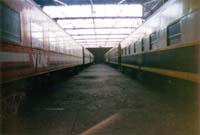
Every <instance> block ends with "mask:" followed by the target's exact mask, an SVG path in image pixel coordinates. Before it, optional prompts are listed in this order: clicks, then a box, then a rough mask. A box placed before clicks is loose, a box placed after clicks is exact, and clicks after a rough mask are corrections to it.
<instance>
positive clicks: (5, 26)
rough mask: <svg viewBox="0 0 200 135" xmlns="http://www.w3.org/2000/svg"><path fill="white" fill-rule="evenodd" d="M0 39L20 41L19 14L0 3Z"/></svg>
mask: <svg viewBox="0 0 200 135" xmlns="http://www.w3.org/2000/svg"><path fill="white" fill-rule="evenodd" d="M0 10H1V12H0V18H1V21H0V23H2V24H0V26H1V27H0V39H2V40H7V41H12V42H16V43H19V42H20V41H21V27H20V15H19V13H17V12H16V11H14V10H12V9H11V8H9V7H7V6H6V5H4V4H1V3H0Z"/></svg>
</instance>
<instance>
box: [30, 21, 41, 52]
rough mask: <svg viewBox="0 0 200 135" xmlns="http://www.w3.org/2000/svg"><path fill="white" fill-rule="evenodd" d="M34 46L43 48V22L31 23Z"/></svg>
mask: <svg viewBox="0 0 200 135" xmlns="http://www.w3.org/2000/svg"><path fill="white" fill-rule="evenodd" d="M31 36H32V47H36V48H43V28H42V26H41V24H38V23H35V22H32V23H31Z"/></svg>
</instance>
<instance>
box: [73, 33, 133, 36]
mask: <svg viewBox="0 0 200 135" xmlns="http://www.w3.org/2000/svg"><path fill="white" fill-rule="evenodd" d="M70 35H71V36H94V35H95V34H70ZM96 35H122V36H123V35H130V33H115V34H109V33H101V34H96Z"/></svg>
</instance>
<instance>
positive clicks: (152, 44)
mask: <svg viewBox="0 0 200 135" xmlns="http://www.w3.org/2000/svg"><path fill="white" fill-rule="evenodd" d="M154 34H155V35H156V40H154V41H152V36H153V35H154ZM156 43H158V32H157V31H155V32H153V33H151V34H150V35H149V50H152V49H153V46H154V45H155V44H156Z"/></svg>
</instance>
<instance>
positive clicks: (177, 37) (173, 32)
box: [167, 21, 181, 45]
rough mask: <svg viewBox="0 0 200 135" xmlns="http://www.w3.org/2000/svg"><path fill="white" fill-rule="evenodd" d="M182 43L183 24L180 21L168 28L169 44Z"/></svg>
mask: <svg viewBox="0 0 200 135" xmlns="http://www.w3.org/2000/svg"><path fill="white" fill-rule="evenodd" d="M180 42H181V24H180V21H178V22H176V23H174V24H172V25H170V26H168V28H167V44H168V45H172V44H178V43H180Z"/></svg>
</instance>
